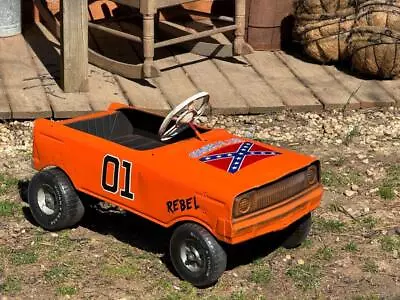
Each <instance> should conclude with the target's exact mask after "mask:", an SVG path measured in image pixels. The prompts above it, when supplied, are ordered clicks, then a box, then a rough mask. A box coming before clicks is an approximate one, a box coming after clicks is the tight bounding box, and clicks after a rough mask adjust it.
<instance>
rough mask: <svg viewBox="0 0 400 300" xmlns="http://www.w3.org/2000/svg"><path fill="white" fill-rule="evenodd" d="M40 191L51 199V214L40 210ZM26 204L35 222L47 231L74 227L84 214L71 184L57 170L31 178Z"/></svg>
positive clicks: (61, 172)
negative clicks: (44, 192)
mask: <svg viewBox="0 0 400 300" xmlns="http://www.w3.org/2000/svg"><path fill="white" fill-rule="evenodd" d="M40 189H42V191H46V192H47V195H51V196H52V197H53V199H54V201H53V207H52V209H51V210H52V211H53V212H52V213H51V212H49V211H48V212H47V213H45V212H44V211H43V210H42V209H41V208H40V206H39V191H40ZM46 197H47V196H46ZM46 197H45V198H46ZM28 203H29V206H30V210H31V212H32V215H33V217H34V219H35V220H36V222H37V223H38V224H39V225H40V226H41V227H42V228H44V229H46V230H49V231H56V230H61V229H65V228H70V227H72V226H74V225H76V224H77V223H78V222H79V221H80V220H81V219H82V217H83V215H84V213H85V208H84V206H83V204H82V202H81V200H80V199H79V196H78V194H77V192H76V191H75V188H74V186H73V185H72V182H71V181H70V179H69V178H68V176H67V175H66V174H65V173H64V172H63V171H62V170H60V169H58V168H53V169H48V170H44V171H40V172H39V173H36V174H35V175H34V176H33V178H32V180H31V182H30V183H29V188H28Z"/></svg>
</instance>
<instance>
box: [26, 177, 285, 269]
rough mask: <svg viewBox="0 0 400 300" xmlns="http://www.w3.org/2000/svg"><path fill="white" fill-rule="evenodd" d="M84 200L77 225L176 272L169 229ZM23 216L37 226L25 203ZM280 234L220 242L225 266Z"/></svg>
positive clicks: (248, 258) (253, 255) (274, 242)
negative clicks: (148, 255)
mask: <svg viewBox="0 0 400 300" xmlns="http://www.w3.org/2000/svg"><path fill="white" fill-rule="evenodd" d="M28 186H29V182H28V181H20V182H19V184H18V188H19V194H20V197H21V199H22V201H23V202H25V203H28ZM79 196H80V198H81V199H82V201H83V203H84V204H85V215H84V217H83V219H82V220H81V222H80V223H79V226H82V227H84V228H86V229H88V230H90V231H93V232H96V233H98V234H101V235H112V236H113V237H115V238H116V239H117V240H119V241H120V242H122V243H125V244H128V245H130V246H132V247H135V248H138V249H141V250H143V251H148V252H151V253H154V254H160V255H161V260H162V262H163V263H164V264H165V265H166V266H167V268H168V269H169V270H170V271H171V272H172V273H173V274H175V275H176V272H175V270H174V268H173V266H172V265H171V262H170V259H169V249H168V248H169V239H170V236H171V234H172V231H173V230H172V229H166V228H163V227H161V226H159V225H158V224H156V223H153V222H150V221H148V220H146V219H144V218H142V217H140V216H137V215H135V214H132V213H130V212H127V211H123V210H120V209H118V208H116V207H114V206H111V205H108V204H105V203H103V202H99V201H97V200H96V199H94V198H92V197H90V196H88V195H85V194H80V195H79ZM23 214H24V216H25V218H26V219H27V220H28V221H29V222H30V223H31V224H33V225H34V226H39V225H38V224H37V222H36V221H35V220H34V218H33V216H32V214H31V212H30V210H29V208H28V207H24V208H23ZM281 243H282V234H270V235H266V236H262V237H260V238H257V239H254V240H251V241H249V242H245V243H242V244H239V245H235V246H232V245H227V244H223V247H224V249H225V250H226V252H227V255H228V266H227V270H232V269H234V268H236V267H238V266H240V265H245V264H249V263H252V262H253V261H254V260H256V259H258V258H261V257H265V256H267V255H269V254H271V253H272V252H274V251H275V250H276V249H278V248H279V247H280V245H281Z"/></svg>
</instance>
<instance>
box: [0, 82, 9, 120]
mask: <svg viewBox="0 0 400 300" xmlns="http://www.w3.org/2000/svg"><path fill="white" fill-rule="evenodd" d="M8 119H11V108H10V103H9V102H8V98H7V92H6V88H5V87H4V84H3V79H2V78H1V77H0V120H8Z"/></svg>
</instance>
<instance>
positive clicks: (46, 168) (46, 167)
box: [39, 165, 75, 188]
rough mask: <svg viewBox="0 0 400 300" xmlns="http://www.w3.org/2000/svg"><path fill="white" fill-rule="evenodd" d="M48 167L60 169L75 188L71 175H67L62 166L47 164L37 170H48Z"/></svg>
mask: <svg viewBox="0 0 400 300" xmlns="http://www.w3.org/2000/svg"><path fill="white" fill-rule="evenodd" d="M50 169H59V170H60V171H62V172H63V173H64V174H65V176H67V177H68V179H69V181H70V182H71V183H72V186H73V187H74V188H75V184H74V182H73V181H72V179H71V177H70V176H69V175H68V173H67V172H65V170H64V169H63V168H61V167H59V166H56V165H54V166H53V165H49V166H45V167H44V168H42V169H40V170H39V171H46V170H50Z"/></svg>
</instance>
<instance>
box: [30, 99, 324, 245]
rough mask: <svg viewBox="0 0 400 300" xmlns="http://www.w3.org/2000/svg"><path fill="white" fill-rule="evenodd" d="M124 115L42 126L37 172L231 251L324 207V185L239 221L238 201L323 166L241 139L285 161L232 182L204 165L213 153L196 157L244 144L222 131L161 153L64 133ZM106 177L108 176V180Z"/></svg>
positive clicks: (254, 167)
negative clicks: (185, 225)
mask: <svg viewBox="0 0 400 300" xmlns="http://www.w3.org/2000/svg"><path fill="white" fill-rule="evenodd" d="M121 107H125V106H123V105H119V104H113V105H111V106H110V108H109V110H108V111H107V112H101V113H93V114H89V115H86V116H82V117H78V118H73V119H69V120H64V121H58V122H56V121H49V120H45V119H39V120H36V121H35V126H34V149H33V166H34V168H35V169H37V170H41V169H43V168H46V167H50V166H57V167H59V168H61V169H62V170H63V171H64V172H65V173H66V174H67V175H68V176H69V178H70V179H71V181H72V183H73V184H74V186H75V188H76V189H77V190H78V191H81V192H84V193H87V194H89V195H92V196H94V197H96V198H99V199H101V200H104V201H106V202H109V203H111V204H114V205H117V206H120V207H121V208H123V209H126V210H128V211H131V212H133V213H135V214H138V215H140V216H142V217H144V218H146V219H149V220H151V221H153V222H156V223H158V224H160V225H162V226H164V227H170V226H173V225H174V224H176V223H178V222H182V221H190V222H196V223H198V224H200V225H202V226H204V227H205V228H207V229H208V230H209V231H210V232H211V233H212V234H213V235H214V236H215V237H216V238H218V239H219V240H221V241H224V242H227V243H230V244H236V243H239V242H243V241H246V240H249V239H252V238H254V237H257V236H260V235H263V234H266V233H268V232H272V231H277V230H281V229H284V228H285V227H287V226H288V225H290V224H291V223H293V222H294V221H296V220H298V219H299V218H301V217H302V216H303V215H305V214H307V213H308V212H310V211H312V210H314V209H315V208H316V207H317V206H318V205H319V203H320V200H321V197H322V193H323V190H322V186H321V185H320V184H316V185H314V186H313V188H311V189H310V190H307V191H305V192H303V193H302V194H301V195H296V196H295V197H293V198H292V199H287V200H285V201H283V202H279V203H278V204H275V205H272V206H270V207H268V208H266V209H264V210H261V211H257V212H255V213H252V214H250V215H248V216H245V217H241V218H239V219H234V218H233V217H232V210H233V203H234V199H235V197H237V196H238V195H239V194H242V193H244V192H246V191H248V190H251V189H253V188H255V187H260V186H263V185H265V184H268V183H271V182H274V181H276V180H278V179H280V178H282V177H283V176H285V175H288V174H290V173H292V172H294V171H296V170H299V169H302V168H304V167H307V166H309V165H310V164H312V163H314V162H315V161H316V158H314V157H310V156H306V155H302V154H299V153H296V152H293V151H289V150H286V149H282V148H277V147H274V146H271V145H265V144H262V143H259V142H256V141H252V140H248V139H242V138H240V139H242V140H244V141H246V142H247V141H249V142H251V143H254V144H255V145H258V146H259V147H261V148H268V149H270V150H271V151H276V152H279V153H280V154H279V155H276V156H272V157H267V158H265V159H261V160H258V161H256V162H254V163H252V164H249V165H247V166H246V167H244V168H242V169H240V171H238V172H237V173H235V174H230V173H228V172H226V171H224V170H222V169H220V168H218V167H215V166H212V165H209V164H207V163H204V162H201V161H200V160H199V157H201V156H202V155H207V151H206V152H204V151H203V152H204V153H203V152H202V153H201V155H200V156H199V155H197V156H198V157H193V156H194V154H198V153H199V149H202V147H204V146H207V145H210V144H213V143H220V142H221V141H229V140H231V139H234V138H239V137H237V136H234V135H232V134H230V133H228V132H227V131H225V130H222V129H212V130H210V131H207V132H205V133H203V134H202V138H203V139H204V140H203V141H201V140H199V139H198V138H195V137H193V138H189V139H185V140H182V141H178V142H176V143H172V144H167V145H165V146H162V147H159V148H155V149H150V150H134V149H131V148H128V147H125V146H122V145H119V144H116V143H114V142H111V141H109V140H106V139H103V138H100V137H97V136H94V135H91V134H88V133H85V132H82V131H79V130H76V129H73V128H71V127H68V126H65V125H66V124H68V123H71V122H75V121H78V120H84V119H90V118H94V117H99V116H104V115H107V114H111V113H114V110H115V109H119V108H121ZM125 108H126V107H125ZM131 109H133V108H131ZM214 150H215V149H214ZM211 152H212V151H211ZM211 152H208V153H211ZM190 154H192V155H190ZM106 157H108V158H110V157H111V159H112V160H114V161H115V160H117V161H118V163H119V166H118V167H117V170H116V164H115V163H106V164H105V168H106V172H105V173H104V170H103V165H104V160H105V158H106ZM114 171H115V172H114ZM129 171H130V173H129ZM103 174H106V176H105V177H102V176H103ZM115 175H117V178H115V177H114V176H115ZM128 175H130V176H128ZM127 177H129V182H128V184H127ZM103 178H105V179H104V180H103ZM102 180H103V181H102ZM114 182H116V186H114V187H115V188H116V191H115V192H114V191H113V192H110V191H107V190H105V189H104V185H106V186H108V187H111V186H113V183H114ZM131 194H132V195H131ZM127 195H128V196H127ZM130 195H131V196H130Z"/></svg>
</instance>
